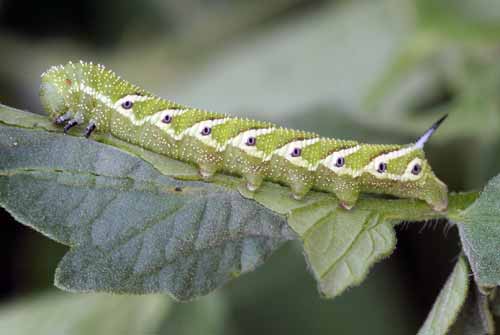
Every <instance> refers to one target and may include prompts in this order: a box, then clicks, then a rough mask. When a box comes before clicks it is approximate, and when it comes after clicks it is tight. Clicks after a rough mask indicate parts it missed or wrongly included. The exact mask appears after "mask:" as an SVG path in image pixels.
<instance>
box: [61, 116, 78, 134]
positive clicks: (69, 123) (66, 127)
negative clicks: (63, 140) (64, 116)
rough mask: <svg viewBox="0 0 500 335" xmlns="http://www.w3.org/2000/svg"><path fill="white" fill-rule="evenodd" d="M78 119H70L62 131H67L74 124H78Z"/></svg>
mask: <svg viewBox="0 0 500 335" xmlns="http://www.w3.org/2000/svg"><path fill="white" fill-rule="evenodd" d="M78 123H79V122H78V120H77V119H71V120H70V121H69V122H68V123H66V125H65V126H64V133H65V134H66V133H68V131H69V130H70V129H71V128H73V127H74V126H77V125H78Z"/></svg>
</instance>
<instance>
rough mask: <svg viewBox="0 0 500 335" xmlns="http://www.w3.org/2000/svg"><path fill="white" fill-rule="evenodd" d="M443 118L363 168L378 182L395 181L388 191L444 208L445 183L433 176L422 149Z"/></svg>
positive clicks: (391, 183)
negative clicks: (416, 136)
mask: <svg viewBox="0 0 500 335" xmlns="http://www.w3.org/2000/svg"><path fill="white" fill-rule="evenodd" d="M445 118H446V116H445V117H443V118H441V119H440V120H439V121H438V122H436V123H435V124H434V125H433V126H432V127H431V128H429V130H427V131H426V132H425V134H424V135H423V136H422V137H420V138H419V139H418V140H417V142H416V143H414V144H411V145H409V146H406V147H403V148H401V149H399V150H396V151H392V152H389V153H387V154H383V155H380V156H378V157H376V158H375V159H374V160H373V161H371V162H370V164H369V165H368V166H367V167H366V168H365V172H368V173H369V174H370V175H371V176H373V177H375V178H376V179H377V180H378V181H380V182H381V183H384V182H388V183H389V184H390V185H394V186H392V187H393V188H392V189H391V192H390V193H391V194H394V195H396V196H402V197H409V198H416V199H421V200H424V201H425V202H427V203H428V204H429V205H430V206H431V207H432V208H433V209H434V210H436V211H444V210H446V208H447V207H448V187H447V186H446V185H445V184H444V183H443V182H442V181H441V180H439V178H437V177H436V175H435V174H434V172H433V171H432V168H431V166H430V164H429V162H428V161H427V159H426V158H425V153H424V150H423V148H424V144H425V143H426V142H427V141H428V140H429V138H430V137H431V135H432V134H433V133H434V132H435V131H436V129H437V128H438V126H439V125H440V124H441V123H442V122H443V121H444V119H445Z"/></svg>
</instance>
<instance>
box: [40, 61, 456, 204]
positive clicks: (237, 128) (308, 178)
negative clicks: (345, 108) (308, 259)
mask: <svg viewBox="0 0 500 335" xmlns="http://www.w3.org/2000/svg"><path fill="white" fill-rule="evenodd" d="M40 97H41V100H42V103H43V105H44V108H45V109H46V111H47V112H48V113H49V115H50V117H52V118H53V119H54V122H55V123H56V124H59V125H63V124H64V125H65V126H64V131H65V132H66V131H68V130H69V129H70V128H72V127H74V126H76V125H80V124H85V125H86V129H85V136H86V137H89V136H90V135H91V133H92V132H93V131H98V132H103V133H111V134H112V135H114V136H116V137H118V138H120V139H122V140H125V141H127V142H130V143H133V144H136V145H139V146H141V147H143V148H146V149H148V150H151V151H154V152H156V153H159V154H163V155H165V156H168V157H171V158H174V159H177V160H181V161H185V162H189V163H192V164H195V165H196V166H198V167H199V171H200V174H201V176H202V177H203V178H205V179H207V180H208V179H210V177H211V176H213V175H214V174H215V173H216V172H224V173H229V174H235V175H240V176H242V177H243V178H244V180H245V181H246V185H247V188H248V189H249V190H250V191H252V192H254V191H256V190H257V189H258V188H259V186H260V185H261V184H262V182H263V181H264V180H270V181H274V182H278V183H281V184H285V185H288V186H289V187H290V188H291V192H292V195H293V196H294V197H295V198H296V199H301V198H302V197H303V196H304V195H306V194H307V193H308V192H309V191H310V190H311V189H315V190H319V191H326V192H330V193H334V194H335V195H336V196H337V197H338V198H339V200H340V204H341V205H342V206H343V207H344V208H346V209H350V208H352V207H353V206H354V205H355V203H356V201H357V199H358V197H359V194H360V193H363V192H364V193H381V194H389V195H393V196H397V197H403V198H415V199H421V200H424V201H425V202H427V203H428V204H429V205H430V206H431V207H432V208H433V209H434V210H436V211H444V210H446V208H447V206H448V190H447V187H446V185H445V184H444V183H443V182H442V181H440V180H439V179H438V178H437V177H436V176H435V174H434V173H433V171H432V169H431V167H430V165H429V163H428V162H427V160H426V159H425V154H424V151H423V147H424V144H425V143H426V142H427V140H428V139H429V138H430V137H431V135H432V134H433V133H434V131H435V130H436V129H437V128H438V126H439V125H440V124H441V123H442V122H443V120H444V119H445V118H446V116H445V117H443V118H441V119H440V120H439V121H438V122H436V123H435V124H434V125H433V126H432V127H431V128H430V129H429V130H427V131H426V132H425V134H424V135H423V136H422V137H420V139H418V140H417V141H416V142H415V143H412V144H409V145H373V144H361V143H358V142H355V141H344V140H337V139H330V138H322V137H320V136H319V135H317V134H314V133H310V132H305V131H297V130H291V129H285V128H281V127H278V126H276V125H274V124H271V123H269V122H262V121H255V120H248V119H240V118H233V117H230V116H228V115H225V114H219V113H212V112H207V111H204V110H199V109H193V108H190V107H186V106H183V105H180V104H177V103H174V102H171V101H168V100H164V99H161V98H158V97H155V96H154V95H152V94H151V93H149V92H147V91H145V90H143V89H141V88H139V87H137V86H135V85H132V84H130V83H128V82H126V81H125V80H123V79H121V78H120V77H119V76H117V75H116V74H115V73H113V72H112V71H109V70H106V69H105V68H104V66H102V65H94V64H92V63H84V62H80V63H71V62H70V63H68V64H67V65H65V66H55V67H52V68H51V69H49V70H48V71H47V72H45V73H44V74H42V84H41V88H40Z"/></svg>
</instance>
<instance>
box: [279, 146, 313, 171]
mask: <svg viewBox="0 0 500 335" xmlns="http://www.w3.org/2000/svg"><path fill="white" fill-rule="evenodd" d="M319 141H320V138H309V139H305V140H298V141H292V142H290V143H287V144H285V145H284V146H282V147H281V148H278V149H277V150H275V151H274V153H273V154H274V155H278V156H280V157H283V158H285V159H286V160H288V161H289V162H290V163H292V164H293V165H295V166H300V167H304V168H307V169H308V170H310V171H314V170H316V168H317V165H313V164H311V163H310V162H308V161H307V160H305V159H303V158H302V157H301V156H302V150H303V149H304V148H307V147H308V146H310V145H313V144H315V143H317V142H319Z"/></svg>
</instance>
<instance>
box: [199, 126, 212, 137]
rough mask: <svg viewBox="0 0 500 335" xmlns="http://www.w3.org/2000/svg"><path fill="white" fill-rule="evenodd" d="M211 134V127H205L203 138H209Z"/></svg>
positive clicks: (202, 133) (202, 130)
mask: <svg viewBox="0 0 500 335" xmlns="http://www.w3.org/2000/svg"><path fill="white" fill-rule="evenodd" d="M211 132H212V128H211V127H203V129H201V132H200V134H201V135H202V136H208V135H210V133H211Z"/></svg>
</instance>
